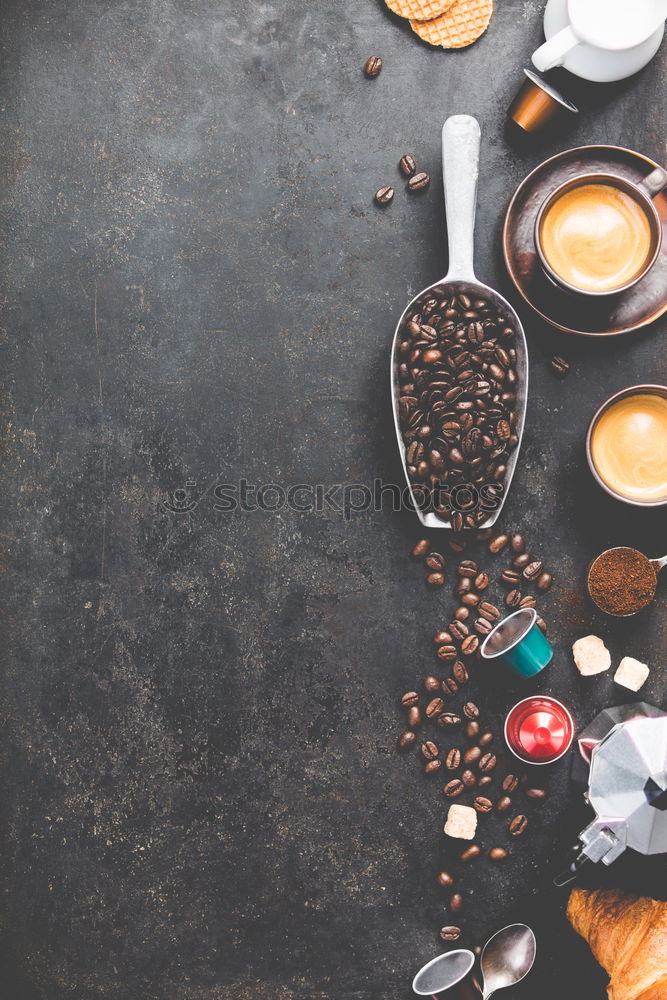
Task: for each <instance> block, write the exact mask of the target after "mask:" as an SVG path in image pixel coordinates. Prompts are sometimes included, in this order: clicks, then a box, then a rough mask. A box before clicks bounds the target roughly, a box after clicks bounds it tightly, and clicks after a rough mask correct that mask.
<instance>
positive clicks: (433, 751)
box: [420, 740, 440, 760]
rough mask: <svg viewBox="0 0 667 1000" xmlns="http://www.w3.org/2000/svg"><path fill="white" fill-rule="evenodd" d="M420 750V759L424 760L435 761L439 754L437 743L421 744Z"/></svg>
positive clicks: (431, 741)
mask: <svg viewBox="0 0 667 1000" xmlns="http://www.w3.org/2000/svg"><path fill="white" fill-rule="evenodd" d="M420 750H421V752H422V757H424V758H425V759H426V760H435V758H436V757H437V756H438V754H439V753H440V750H439V749H438V745H437V743H434V742H433V740H426V741H425V742H424V743H422V745H421V747H420Z"/></svg>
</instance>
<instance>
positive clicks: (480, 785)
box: [477, 774, 493, 788]
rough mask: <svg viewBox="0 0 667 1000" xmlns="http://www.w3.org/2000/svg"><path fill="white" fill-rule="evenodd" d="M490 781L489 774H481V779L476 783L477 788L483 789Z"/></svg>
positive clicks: (491, 779)
mask: <svg viewBox="0 0 667 1000" xmlns="http://www.w3.org/2000/svg"><path fill="white" fill-rule="evenodd" d="M492 781H493V778H492V777H491V775H490V774H483V775H482V777H481V778H479V779H478V781H477V787H478V788H485V787H486V785H490V784H491V782H492Z"/></svg>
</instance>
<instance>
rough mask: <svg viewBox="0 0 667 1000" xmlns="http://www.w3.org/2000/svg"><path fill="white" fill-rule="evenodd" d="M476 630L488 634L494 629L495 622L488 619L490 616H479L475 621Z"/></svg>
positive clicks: (484, 634) (478, 632)
mask: <svg viewBox="0 0 667 1000" xmlns="http://www.w3.org/2000/svg"><path fill="white" fill-rule="evenodd" d="M474 628H475V632H477V634H478V635H481V636H487V635H488V634H489V632H492V631H493V624H492V623H491V622H490V621H489V620H488V618H477V619H476V621H475V623H474Z"/></svg>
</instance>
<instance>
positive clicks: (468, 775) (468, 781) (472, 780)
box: [461, 768, 477, 788]
mask: <svg viewBox="0 0 667 1000" xmlns="http://www.w3.org/2000/svg"><path fill="white" fill-rule="evenodd" d="M461 781H462V782H463V784H464V785H465V786H466V788H472V787H473V785H476V784H477V778H476V777H475V775H474V774H473V773H472V771H471V770H470V769H469V768H466V769H465V771H462V772H461Z"/></svg>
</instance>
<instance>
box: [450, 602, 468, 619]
mask: <svg viewBox="0 0 667 1000" xmlns="http://www.w3.org/2000/svg"><path fill="white" fill-rule="evenodd" d="M454 617H455V618H456V620H457V622H464V621H466V620H467V619H468V618H470V608H467V607H466V606H465V604H460V605H459V607H458V608H457V609H456V611H455V612H454Z"/></svg>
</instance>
